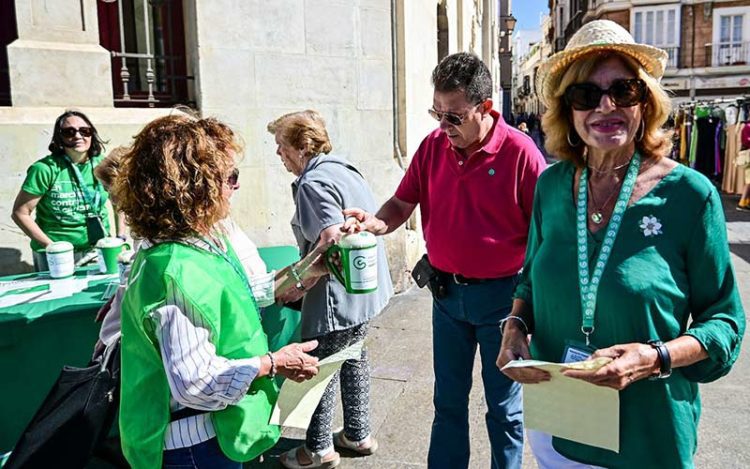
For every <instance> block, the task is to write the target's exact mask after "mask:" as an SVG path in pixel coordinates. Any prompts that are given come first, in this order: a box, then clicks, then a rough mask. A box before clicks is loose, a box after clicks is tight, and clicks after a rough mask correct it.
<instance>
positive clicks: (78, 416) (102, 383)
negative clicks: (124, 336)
mask: <svg viewBox="0 0 750 469" xmlns="http://www.w3.org/2000/svg"><path fill="white" fill-rule="evenodd" d="M119 394H120V340H119V339H117V341H115V342H114V343H113V344H112V345H110V346H109V347H108V348H107V349H106V350H105V352H104V353H103V354H102V356H101V357H100V361H95V362H92V364H91V365H90V366H88V367H86V368H76V367H71V366H65V367H63V370H62V372H61V373H60V377H59V378H58V379H57V381H56V382H55V384H54V385H53V386H52V390H51V391H50V392H49V394H48V395H47V397H46V398H45V399H44V401H43V402H42V405H41V407H40V408H39V410H38V411H37V412H36V414H35V415H34V417H33V418H32V419H31V422H30V423H29V424H28V426H27V427H26V429H25V430H24V431H23V433H22V434H21V438H20V439H19V440H18V442H17V443H16V445H15V448H14V449H13V452H12V453H11V455H10V459H8V461H7V463H6V464H5V466H4V469H20V468H38V467H65V468H83V467H84V466H85V465H86V464H87V463H88V461H89V460H90V459H91V457H92V455H93V454H94V452H95V451H97V452H100V451H102V448H100V446H101V445H102V443H103V441H104V439H105V438H106V437H107V435H108V433H109V431H110V428H111V427H112V424H113V422H114V420H115V415H116V414H117V408H118V406H119V402H120V397H119Z"/></svg>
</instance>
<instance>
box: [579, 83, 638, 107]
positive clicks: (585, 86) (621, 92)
mask: <svg viewBox="0 0 750 469" xmlns="http://www.w3.org/2000/svg"><path fill="white" fill-rule="evenodd" d="M605 94H606V95H608V96H609V97H610V98H611V99H612V102H614V103H615V105H616V106H617V107H632V106H635V105H636V104H640V103H643V102H645V101H646V96H648V87H647V86H646V82H644V81H643V80H641V79H640V78H631V79H628V80H614V81H613V82H612V84H611V85H609V88H608V89H606V90H603V89H601V88H599V87H598V86H596V85H595V84H593V83H578V84H575V85H570V86H568V88H567V89H566V90H565V95H564V98H565V103H566V104H567V105H568V106H570V107H572V108H573V109H575V110H576V111H590V110H591V109H596V108H597V107H599V103H600V102H601V100H602V96H604V95H605Z"/></svg>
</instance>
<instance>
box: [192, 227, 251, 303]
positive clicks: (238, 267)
mask: <svg viewBox="0 0 750 469" xmlns="http://www.w3.org/2000/svg"><path fill="white" fill-rule="evenodd" d="M200 239H201V241H203V242H204V243H206V245H207V246H208V251H210V252H211V253H213V254H216V255H217V256H219V257H221V258H222V259H224V260H225V261H226V262H228V263H229V265H230V266H232V269H234V271H235V272H237V275H239V276H240V278H241V279H242V284H243V285H244V286H245V288H246V289H247V292H248V293H249V294H250V298H251V299H252V301H253V305H254V306H255V311H256V312H257V313H258V317H260V308H259V307H258V303H257V301H256V300H255V295H254V294H253V289H252V287H251V286H250V279H248V278H247V273H245V269H243V268H242V266H241V265H240V264H239V263H238V262H237V260H236V254H235V255H234V256H230V255H228V253H226V252H224V251H223V250H221V249H219V247H218V246H216V245H215V244H214V243H212V242H211V241H209V240H208V239H206V238H200ZM224 242H225V243H226V245H227V250H230V249H231V250H232V251H234V249H233V248H232V245H231V244H230V243H229V241H227V240H226V239H225V240H224Z"/></svg>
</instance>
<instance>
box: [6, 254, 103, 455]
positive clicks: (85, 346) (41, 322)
mask: <svg viewBox="0 0 750 469" xmlns="http://www.w3.org/2000/svg"><path fill="white" fill-rule="evenodd" d="M89 272H90V271H89V270H88V269H81V270H78V271H77V272H76V275H75V279H76V280H82V279H85V278H86V276H87V275H88V274H89ZM92 273H93V272H92ZM45 278H48V277H47V274H46V272H43V273H39V274H37V273H35V274H25V275H16V276H12V277H3V278H0V282H10V281H13V280H17V281H23V280H43V279H45ZM112 280H115V281H117V276H114V277H110V278H108V279H107V278H101V276H100V277H99V278H98V279H96V280H91V281H89V282H87V286H86V287H85V288H84V289H83V290H82V291H80V292H78V293H75V294H73V295H72V296H70V297H67V298H58V299H53V300H49V301H39V302H35V303H23V304H18V305H15V306H6V307H3V308H0V370H2V373H3V383H2V385H1V386H0V416H2V417H0V453H2V452H3V451H4V450H8V449H10V448H11V447H12V445H13V444H15V442H16V440H17V439H18V436H19V434H20V433H21V431H22V430H23V429H24V427H25V426H26V424H27V422H28V421H29V420H31V417H32V416H33V415H34V412H35V411H36V409H37V407H38V406H39V404H40V403H41V402H42V400H43V399H44V397H45V396H46V395H47V393H48V392H49V390H50V388H51V386H52V384H53V383H54V382H55V380H56V379H57V377H58V375H59V374H60V370H61V368H62V367H63V365H74V366H84V365H86V364H87V363H88V361H89V359H90V358H91V352H92V351H93V346H94V343H95V342H96V339H97V336H98V333H99V324H97V323H96V322H94V318H95V315H96V312H97V311H98V310H99V308H100V307H101V306H102V304H104V300H103V299H102V295H103V294H104V292H105V290H106V289H107V285H108V284H109V283H110V282H111V281H112ZM69 281H70V280H53V281H52V282H55V283H58V284H59V283H60V282H69ZM40 293H41V292H40ZM49 296H52V295H49ZM6 298H7V297H6ZM42 298H44V296H40V297H39V299H42Z"/></svg>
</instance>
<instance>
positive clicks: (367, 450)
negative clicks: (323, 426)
mask: <svg viewBox="0 0 750 469" xmlns="http://www.w3.org/2000/svg"><path fill="white" fill-rule="evenodd" d="M333 446H334V447H336V448H344V449H348V450H349V451H354V452H355V453H357V454H361V455H363V456H369V455H371V454H373V453H375V451H377V450H378V440H376V439H375V437H374V436H372V435H370V436H368V437H367V438H365V439H364V440H362V441H360V442H359V443H355V442H353V441H351V440H350V439H349V438H347V437H346V435H344V430H339V431H337V432H335V433H334V434H333Z"/></svg>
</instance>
